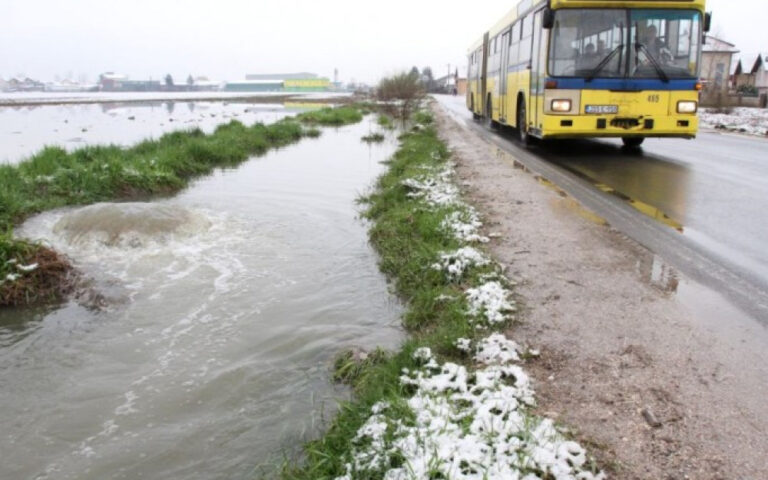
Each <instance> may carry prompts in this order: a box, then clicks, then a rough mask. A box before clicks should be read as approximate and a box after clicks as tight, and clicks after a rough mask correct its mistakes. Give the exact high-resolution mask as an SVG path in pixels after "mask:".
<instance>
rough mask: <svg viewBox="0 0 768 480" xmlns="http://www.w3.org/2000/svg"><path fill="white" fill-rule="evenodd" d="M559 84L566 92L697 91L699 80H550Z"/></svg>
mask: <svg viewBox="0 0 768 480" xmlns="http://www.w3.org/2000/svg"><path fill="white" fill-rule="evenodd" d="M547 81H551V82H557V88H562V89H566V90H621V91H629V92H635V91H636V92H640V91H643V90H662V91H663V90H695V89H696V83H697V82H698V80H695V79H681V80H675V79H671V80H670V81H669V82H664V81H663V80H661V79H658V78H630V79H627V78H595V79H594V80H592V81H591V82H587V80H586V79H584V78H548V79H547Z"/></svg>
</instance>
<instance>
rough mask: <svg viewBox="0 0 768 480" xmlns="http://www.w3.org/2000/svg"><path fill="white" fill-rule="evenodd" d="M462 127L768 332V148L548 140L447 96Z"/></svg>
mask: <svg viewBox="0 0 768 480" xmlns="http://www.w3.org/2000/svg"><path fill="white" fill-rule="evenodd" d="M438 101H439V102H440V104H441V105H443V106H444V107H445V108H446V109H447V110H448V111H449V112H450V113H451V114H452V115H453V116H454V118H456V119H459V120H460V121H465V122H466V124H467V125H468V126H469V127H470V128H471V129H472V130H473V131H474V132H477V133H478V134H480V135H482V136H483V137H484V138H485V139H486V140H488V141H490V142H491V143H493V144H494V145H496V146H497V147H498V148H500V149H502V150H503V151H505V152H508V153H510V154H511V155H512V156H513V157H515V158H516V159H517V160H518V161H520V162H521V163H522V164H523V165H524V166H525V167H526V168H527V169H529V170H530V171H532V172H533V173H534V174H538V175H541V176H543V177H545V178H547V179H548V180H550V181H551V182H553V183H555V184H556V185H557V186H558V187H560V188H561V189H563V190H564V191H566V192H567V193H568V194H569V195H571V196H572V197H574V198H575V199H576V200H578V201H579V202H580V203H581V204H582V205H583V206H584V207H585V208H587V209H589V210H591V211H593V212H594V213H596V214H598V215H599V216H601V217H602V218H604V219H605V220H606V221H607V222H608V223H609V224H610V225H611V226H612V227H613V228H615V229H617V230H619V231H621V232H622V233H624V234H626V235H628V236H629V237H631V238H633V239H634V240H635V241H637V242H639V243H641V244H642V245H644V246H645V247H647V248H649V249H650V250H651V251H653V252H654V253H656V254H658V255H660V256H662V257H663V258H664V259H665V261H666V262H668V263H669V264H670V265H671V266H672V267H674V268H676V269H677V270H679V271H680V272H681V273H683V274H684V275H686V276H688V277H689V278H691V279H693V280H695V281H697V282H699V283H701V284H703V285H705V286H706V287H709V288H710V289H713V290H715V291H718V292H721V293H723V295H724V296H725V297H726V298H727V299H728V300H729V301H730V302H731V303H733V304H734V305H735V306H736V307H738V308H739V309H740V310H742V311H743V312H745V313H747V314H749V315H750V316H751V317H753V318H755V319H756V320H759V321H760V322H761V323H763V324H764V325H768V241H767V239H768V141H767V140H764V139H761V138H750V137H746V136H741V135H734V134H721V133H711V132H701V133H700V135H699V137H698V138H697V139H695V140H677V139H648V140H646V142H645V144H644V145H643V148H642V150H639V151H635V152H628V151H625V150H624V149H622V148H621V141H620V140H583V141H581V140H580V141H559V142H548V143H546V144H544V145H538V146H534V147H532V148H528V149H525V148H522V147H521V146H520V144H519V143H517V142H515V141H514V140H513V139H512V137H513V132H511V131H508V132H507V131H502V132H491V131H490V130H488V129H487V128H486V127H484V126H482V125H481V124H478V123H476V122H474V121H472V118H471V115H470V113H469V112H468V111H467V110H466V107H465V106H464V102H463V98H461V97H438Z"/></svg>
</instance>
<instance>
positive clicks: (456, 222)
mask: <svg viewBox="0 0 768 480" xmlns="http://www.w3.org/2000/svg"><path fill="white" fill-rule="evenodd" d="M482 226H483V223H482V222H481V221H480V218H479V216H478V214H477V211H476V210H475V209H474V208H472V207H465V208H464V209H463V210H459V211H456V212H453V213H451V214H450V215H448V217H447V218H446V219H445V220H443V222H442V227H443V228H444V229H445V230H447V231H449V232H451V233H452V234H453V236H454V237H455V238H456V239H457V240H460V241H464V242H469V243H472V242H479V243H488V242H489V241H490V239H489V238H488V237H485V236H483V235H480V228H482Z"/></svg>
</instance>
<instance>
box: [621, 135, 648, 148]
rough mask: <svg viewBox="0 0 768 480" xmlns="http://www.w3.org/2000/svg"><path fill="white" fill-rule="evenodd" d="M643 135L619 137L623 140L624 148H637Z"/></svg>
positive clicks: (641, 141)
mask: <svg viewBox="0 0 768 480" xmlns="http://www.w3.org/2000/svg"><path fill="white" fill-rule="evenodd" d="M644 140H645V138H644V137H621V141H622V142H624V146H625V147H626V148H638V147H640V145H642V144H643V141H644Z"/></svg>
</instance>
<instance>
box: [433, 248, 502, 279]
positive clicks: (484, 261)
mask: <svg viewBox="0 0 768 480" xmlns="http://www.w3.org/2000/svg"><path fill="white" fill-rule="evenodd" d="M490 263H491V261H490V260H489V259H488V257H486V256H485V255H483V253H482V252H480V251H479V250H476V249H474V248H472V247H464V248H460V249H458V250H456V251H455V252H452V253H443V254H441V255H440V260H439V261H438V262H437V263H435V264H434V265H432V268H434V269H435V270H444V271H445V272H446V274H447V275H448V279H449V280H458V279H460V278H461V277H462V276H464V272H465V271H466V270H467V269H468V268H469V267H474V266H478V267H482V266H485V265H489V264H490Z"/></svg>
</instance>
